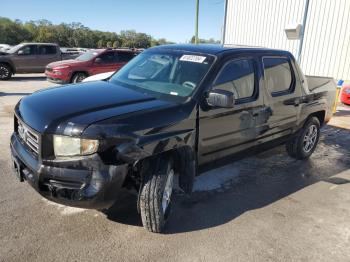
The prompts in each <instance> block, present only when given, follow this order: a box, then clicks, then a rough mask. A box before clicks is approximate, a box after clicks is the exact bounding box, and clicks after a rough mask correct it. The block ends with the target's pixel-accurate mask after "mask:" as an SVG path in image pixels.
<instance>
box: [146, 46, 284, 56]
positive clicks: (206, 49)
mask: <svg viewBox="0 0 350 262" xmlns="http://www.w3.org/2000/svg"><path fill="white" fill-rule="evenodd" d="M152 49H168V50H181V51H189V52H198V53H206V54H212V55H216V54H219V53H222V52H225V51H247V50H249V51H253V50H255V51H262V52H267V53H276V54H282V53H288V54H290V53H289V52H288V51H284V50H278V49H271V48H266V47H260V46H244V45H219V44H216V45H215V44H197V45H196V44H171V45H161V46H156V47H153V48H152Z"/></svg>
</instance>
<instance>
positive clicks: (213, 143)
mask: <svg viewBox="0 0 350 262" xmlns="http://www.w3.org/2000/svg"><path fill="white" fill-rule="evenodd" d="M260 76H261V72H260V71H259V66H258V60H257V59H255V58H250V57H247V58H233V59H230V60H229V61H227V62H226V63H224V65H223V67H222V68H221V70H220V71H219V73H218V76H217V78H216V80H214V83H213V85H212V88H211V89H212V90H214V89H221V90H226V91H230V92H232V93H233V94H234V96H235V100H236V101H235V105H234V107H233V108H209V109H203V108H202V109H201V110H200V113H199V114H200V117H199V147H200V149H199V152H200V155H199V156H198V157H199V162H200V163H205V162H209V161H213V160H215V159H219V158H222V157H225V156H228V155H230V154H232V153H236V152H238V151H241V150H244V149H246V148H249V147H251V146H253V145H255V143H256V139H257V138H258V136H259V134H260V129H261V127H263V126H264V125H266V121H267V118H263V117H262V114H263V112H264V105H263V96H262V95H260V88H259V79H260Z"/></svg>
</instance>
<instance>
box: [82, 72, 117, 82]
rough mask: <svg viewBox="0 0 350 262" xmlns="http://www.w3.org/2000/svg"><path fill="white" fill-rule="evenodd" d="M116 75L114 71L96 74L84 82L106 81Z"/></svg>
mask: <svg viewBox="0 0 350 262" xmlns="http://www.w3.org/2000/svg"><path fill="white" fill-rule="evenodd" d="M113 74H114V71H112V72H106V73H101V74H96V75H93V76H89V77H87V78H85V79H84V80H83V82H91V81H98V80H105V79H107V78H109V77H110V76H111V75H113Z"/></svg>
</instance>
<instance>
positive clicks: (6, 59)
mask: <svg viewBox="0 0 350 262" xmlns="http://www.w3.org/2000/svg"><path fill="white" fill-rule="evenodd" d="M1 63H5V64H8V65H10V67H11V69H12V72H13V73H16V67H15V65H14V64H13V62H12V60H11V59H10V58H9V57H8V56H7V55H4V56H0V64H1Z"/></svg>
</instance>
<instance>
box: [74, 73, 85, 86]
mask: <svg viewBox="0 0 350 262" xmlns="http://www.w3.org/2000/svg"><path fill="white" fill-rule="evenodd" d="M87 77H88V75H87V74H86V73H83V72H78V73H75V74H74V75H73V77H72V81H71V83H80V82H81V81H83V80H84V79H85V78H87Z"/></svg>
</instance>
